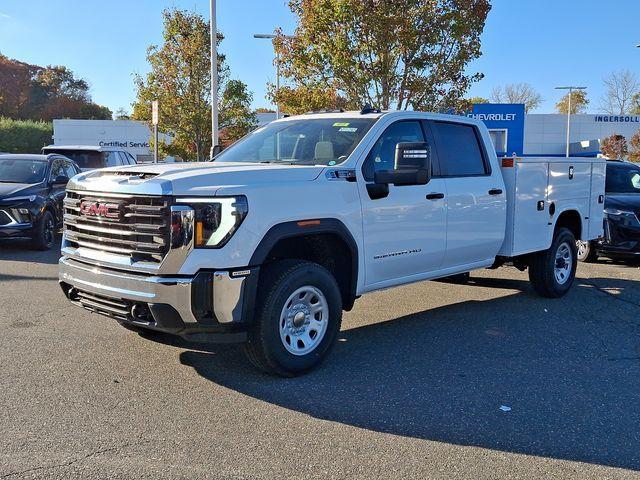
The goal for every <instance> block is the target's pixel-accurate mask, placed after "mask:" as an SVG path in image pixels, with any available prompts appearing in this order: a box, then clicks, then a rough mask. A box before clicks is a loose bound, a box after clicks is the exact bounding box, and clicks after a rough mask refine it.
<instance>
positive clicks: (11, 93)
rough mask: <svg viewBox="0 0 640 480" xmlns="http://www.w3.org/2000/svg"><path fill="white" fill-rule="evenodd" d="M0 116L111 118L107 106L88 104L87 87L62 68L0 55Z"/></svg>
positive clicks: (18, 117) (35, 118) (48, 118)
mask: <svg viewBox="0 0 640 480" xmlns="http://www.w3.org/2000/svg"><path fill="white" fill-rule="evenodd" d="M0 116H5V117H10V118H16V119H24V120H27V119H31V120H46V121H48V120H52V119H54V118H78V119H111V111H110V110H109V109H108V108H107V107H103V106H101V105H97V104H95V103H93V102H92V101H91V96H90V95H89V84H88V83H87V82H86V81H85V80H83V79H77V78H75V77H74V75H73V72H72V71H71V70H69V69H68V68H67V67H64V66H51V65H49V66H47V67H40V66H38V65H30V64H28V63H24V62H19V61H17V60H12V59H10V58H8V57H6V56H4V55H1V54H0Z"/></svg>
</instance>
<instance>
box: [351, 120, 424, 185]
mask: <svg viewBox="0 0 640 480" xmlns="http://www.w3.org/2000/svg"><path fill="white" fill-rule="evenodd" d="M424 141H425V139H424V133H423V132H422V127H421V126H420V122H419V121H418V120H409V121H402V122H396V123H394V124H393V125H390V126H389V127H387V129H386V130H385V131H384V133H383V134H382V135H381V136H380V138H379V139H378V141H377V142H376V143H375V145H374V146H373V148H372V149H371V151H370V152H369V155H367V159H366V160H365V161H364V164H363V165H362V175H363V176H364V178H365V180H368V181H372V180H373V176H374V173H375V172H377V171H379V170H393V168H394V160H395V153H396V145H397V144H398V143H401V142H424Z"/></svg>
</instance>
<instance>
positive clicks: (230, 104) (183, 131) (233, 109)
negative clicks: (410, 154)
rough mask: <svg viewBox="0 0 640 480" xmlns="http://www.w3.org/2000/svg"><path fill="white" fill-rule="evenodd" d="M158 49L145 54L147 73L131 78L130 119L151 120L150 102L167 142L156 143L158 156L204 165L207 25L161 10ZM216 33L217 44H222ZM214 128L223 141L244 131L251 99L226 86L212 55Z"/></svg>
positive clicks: (223, 69) (251, 119)
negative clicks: (216, 118) (133, 89)
mask: <svg viewBox="0 0 640 480" xmlns="http://www.w3.org/2000/svg"><path fill="white" fill-rule="evenodd" d="M163 16H164V30H163V40H164V41H163V44H162V46H155V45H153V46H151V47H149V48H148V50H147V61H148V62H149V64H150V66H151V72H150V73H149V74H148V75H147V76H146V78H142V77H140V76H139V75H138V76H136V77H135V83H136V87H137V90H138V92H137V99H136V102H135V103H134V105H133V114H132V118H134V119H136V120H145V121H150V120H151V102H152V101H153V100H157V101H158V104H159V114H160V115H159V116H160V126H159V128H160V130H161V131H162V132H164V133H166V134H169V135H170V136H171V137H173V140H172V141H171V143H170V144H168V143H164V142H163V143H161V144H160V145H159V146H158V148H159V151H160V152H161V154H162V155H171V156H175V157H180V158H183V159H185V160H193V159H196V160H200V161H201V160H205V159H207V158H208V156H209V150H210V148H211V78H210V73H209V70H210V65H211V58H210V56H209V48H210V39H209V22H207V21H206V20H205V19H204V18H203V17H202V16H201V15H199V14H197V13H192V12H187V11H182V10H165V11H164V12H163ZM223 38H224V37H223V36H222V34H221V33H219V32H218V42H221V41H222V40H223ZM217 71H218V92H219V93H220V92H222V95H219V97H221V99H220V101H219V105H218V109H219V128H220V129H221V130H224V129H227V137H226V138H227V141H233V140H234V139H235V138H236V136H237V135H240V134H241V133H242V132H245V133H246V131H248V130H246V129H247V128H248V125H249V124H251V125H252V124H254V123H255V116H254V114H253V112H251V110H250V109H249V108H248V106H249V104H250V103H251V94H250V93H249V92H247V89H246V85H245V84H244V83H242V82H240V81H239V80H233V81H228V76H229V72H228V68H227V66H226V64H225V57H224V55H220V54H218V65H217Z"/></svg>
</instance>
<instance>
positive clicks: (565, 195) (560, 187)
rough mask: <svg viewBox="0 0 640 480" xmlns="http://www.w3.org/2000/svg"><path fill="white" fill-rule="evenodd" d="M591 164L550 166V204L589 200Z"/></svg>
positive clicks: (579, 163)
mask: <svg viewBox="0 0 640 480" xmlns="http://www.w3.org/2000/svg"><path fill="white" fill-rule="evenodd" d="M590 192H591V163H587V162H584V161H582V162H572V161H571V160H569V161H566V160H565V161H562V162H553V163H550V164H549V190H548V199H549V202H557V201H559V200H573V199H579V198H584V199H586V198H589V194H590Z"/></svg>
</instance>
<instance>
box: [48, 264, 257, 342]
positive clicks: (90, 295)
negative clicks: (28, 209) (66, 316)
mask: <svg viewBox="0 0 640 480" xmlns="http://www.w3.org/2000/svg"><path fill="white" fill-rule="evenodd" d="M59 264H60V274H59V280H60V286H61V287H62V290H63V291H64V293H65V295H66V296H67V298H69V300H71V301H72V302H73V303H74V304H76V305H79V306H82V307H84V308H86V309H88V310H91V311H93V312H95V313H100V314H103V315H106V316H109V317H112V318H115V319H116V320H118V321H119V322H121V323H125V324H130V325H135V326H138V327H142V328H146V329H150V330H157V331H161V332H166V333H171V334H176V335H180V336H182V337H185V338H187V339H189V340H202V341H243V340H245V338H246V333H245V328H246V321H245V320H247V319H250V318H252V310H253V298H254V296H255V287H254V285H255V284H256V282H257V273H258V272H257V269H244V270H242V271H226V270H224V271H223V270H216V271H211V272H207V271H203V272H199V273H198V274H197V275H195V276H192V277H184V276H157V275H146V274H140V273H132V272H123V271H120V270H114V269H109V268H104V267H97V266H94V265H91V264H88V263H84V262H80V261H78V260H75V259H72V258H69V257H62V258H61V259H60V261H59Z"/></svg>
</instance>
